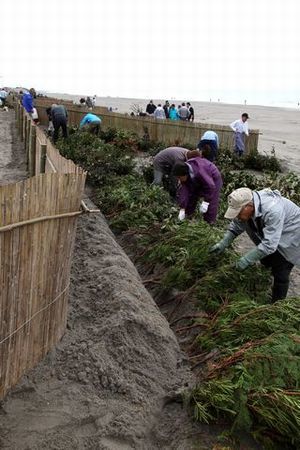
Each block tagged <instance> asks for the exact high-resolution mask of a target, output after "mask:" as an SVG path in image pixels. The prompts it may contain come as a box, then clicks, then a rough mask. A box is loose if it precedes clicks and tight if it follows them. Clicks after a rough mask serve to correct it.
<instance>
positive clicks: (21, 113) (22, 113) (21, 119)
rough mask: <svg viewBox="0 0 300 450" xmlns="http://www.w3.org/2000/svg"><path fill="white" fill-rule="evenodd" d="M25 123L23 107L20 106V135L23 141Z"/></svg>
mask: <svg viewBox="0 0 300 450" xmlns="http://www.w3.org/2000/svg"><path fill="white" fill-rule="evenodd" d="M23 122H24V112H23V108H22V106H20V120H19V135H20V139H21V141H23Z"/></svg>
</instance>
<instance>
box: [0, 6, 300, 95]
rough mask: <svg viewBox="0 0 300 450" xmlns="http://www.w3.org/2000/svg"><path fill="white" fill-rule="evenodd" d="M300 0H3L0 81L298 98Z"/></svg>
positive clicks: (53, 87) (113, 91)
mask: <svg viewBox="0 0 300 450" xmlns="http://www.w3.org/2000/svg"><path fill="white" fill-rule="evenodd" d="M298 4H299V0H248V1H246V0H185V1H184V0H181V1H178V0H105V1H104V0H88V1H83V0H80V1H77V0H72V1H71V0H51V1H47V2H46V1H45V0H2V1H1V26H0V42H1V60H0V61H1V62H0V76H2V78H0V84H3V85H12V86H14V85H19V86H27V87H31V86H34V87H36V88H37V89H40V90H50V91H54V92H66V93H78V94H80V93H82V94H94V93H96V94H98V95H102V96H107V95H110V96H122V97H142V98H144V97H145V98H149V97H153V98H163V99H165V98H169V99H170V98H172V97H175V98H182V99H191V100H201V99H203V100H207V99H209V97H216V96H218V97H220V96H222V100H223V97H224V98H225V97H226V96H227V97H230V98H231V99H232V101H234V100H235V98H236V97H237V96H238V97H240V98H241V99H244V98H247V99H249V98H250V100H251V98H253V99H254V98H258V97H266V96H269V97H270V98H272V97H274V96H278V97H280V98H282V99H286V100H290V99H291V100H292V99H294V98H295V99H296V100H297V101H298V100H299V98H298V97H300V90H299V82H300V57H299V54H300V51H299V50H300V31H299V17H300V16H299V9H300V8H299V7H298ZM204 97H205V98H204ZM227 97H226V100H228V101H230V98H228V99H227Z"/></svg>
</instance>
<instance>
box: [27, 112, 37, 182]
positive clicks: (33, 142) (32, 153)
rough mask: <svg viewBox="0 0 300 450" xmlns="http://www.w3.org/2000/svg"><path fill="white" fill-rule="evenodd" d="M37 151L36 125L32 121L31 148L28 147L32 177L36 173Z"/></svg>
mask: <svg viewBox="0 0 300 450" xmlns="http://www.w3.org/2000/svg"><path fill="white" fill-rule="evenodd" d="M30 123H31V121H30ZM35 153H36V125H34V124H33V123H31V126H30V135H29V148H28V156H29V173H30V176H31V177H33V176H34V175H35Z"/></svg>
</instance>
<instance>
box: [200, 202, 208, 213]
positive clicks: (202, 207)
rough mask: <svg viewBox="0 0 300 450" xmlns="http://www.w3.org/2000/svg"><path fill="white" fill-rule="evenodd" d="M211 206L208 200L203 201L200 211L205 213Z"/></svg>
mask: <svg viewBox="0 0 300 450" xmlns="http://www.w3.org/2000/svg"><path fill="white" fill-rule="evenodd" d="M208 207H209V203H208V202H204V201H203V202H202V203H201V205H200V206H199V211H200V212H201V214H205V213H206V212H207V210H208Z"/></svg>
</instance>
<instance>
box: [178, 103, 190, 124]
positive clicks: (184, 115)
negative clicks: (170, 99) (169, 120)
mask: <svg viewBox="0 0 300 450" xmlns="http://www.w3.org/2000/svg"><path fill="white" fill-rule="evenodd" d="M189 115H190V112H189V109H188V108H187V106H186V105H185V103H182V104H181V107H180V109H178V116H179V119H180V120H185V121H186V120H188V118H189Z"/></svg>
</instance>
